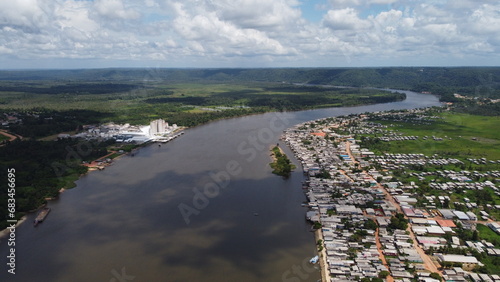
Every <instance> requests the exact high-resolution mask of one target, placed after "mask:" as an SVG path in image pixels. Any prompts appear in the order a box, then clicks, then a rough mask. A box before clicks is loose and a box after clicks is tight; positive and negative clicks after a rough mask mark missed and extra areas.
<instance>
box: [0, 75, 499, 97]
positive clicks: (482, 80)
mask: <svg viewBox="0 0 500 282" xmlns="http://www.w3.org/2000/svg"><path fill="white" fill-rule="evenodd" d="M48 79H49V80H57V81H73V82H77V81H101V82H103V81H113V82H129V83H130V82H134V83H137V82H141V83H147V82H154V81H163V82H168V81H172V82H193V81H198V82H200V81H207V82H208V81H212V82H225V83H226V82H227V83H229V82H251V81H260V82H285V83H310V84H330V85H339V86H355V87H388V88H395V89H404V90H413V91H418V92H431V93H434V94H438V95H441V96H442V100H444V101H453V100H454V98H453V93H460V94H462V95H466V96H475V97H488V98H495V99H497V98H500V67H454V68H448V67H384V68H264V69H162V68H158V69H156V68H150V69H80V70H23V71H0V80H10V81H15V80H22V81H36V80H48Z"/></svg>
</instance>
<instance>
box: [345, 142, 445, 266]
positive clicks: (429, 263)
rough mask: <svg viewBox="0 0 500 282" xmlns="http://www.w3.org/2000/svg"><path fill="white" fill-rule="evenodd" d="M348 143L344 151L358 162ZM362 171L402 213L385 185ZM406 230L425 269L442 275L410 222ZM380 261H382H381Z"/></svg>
mask: <svg viewBox="0 0 500 282" xmlns="http://www.w3.org/2000/svg"><path fill="white" fill-rule="evenodd" d="M350 144H351V143H350V142H348V141H346V151H347V154H348V155H349V157H351V159H352V161H353V162H354V163H358V162H357V161H356V159H355V158H354V156H353V155H352V153H351V145H350ZM363 173H365V174H366V175H368V177H370V180H371V181H374V182H376V183H377V185H376V188H379V189H381V190H382V191H383V192H384V195H385V199H386V200H388V201H389V202H391V203H392V204H393V205H394V207H396V209H397V211H398V212H399V213H403V211H402V209H401V205H400V204H399V203H398V202H396V200H395V199H394V197H393V196H392V195H391V194H390V193H389V192H388V191H387V190H386V189H385V187H383V186H382V185H381V184H380V183H378V182H377V181H376V180H375V179H374V178H373V176H372V175H371V174H369V173H368V172H367V171H363ZM405 218H406V219H408V218H407V217H406V216H405ZM406 231H408V233H409V234H410V238H411V239H412V240H413V247H414V248H415V250H416V251H417V252H418V254H419V255H420V257H421V258H422V260H423V264H424V267H425V269H427V270H428V271H430V272H437V273H439V275H441V276H442V275H443V274H442V273H441V271H439V269H438V267H437V266H436V264H434V262H433V261H432V259H431V258H430V257H429V256H428V255H427V254H426V253H425V252H424V250H423V249H422V248H421V247H420V245H419V244H418V241H417V238H416V236H415V233H413V230H412V229H411V225H410V224H408V228H407V229H406ZM377 234H378V231H377ZM378 244H380V242H379V240H378V237H377V248H379V246H378ZM379 253H382V250H381V249H379ZM382 262H384V261H382ZM384 265H386V264H385V263H384Z"/></svg>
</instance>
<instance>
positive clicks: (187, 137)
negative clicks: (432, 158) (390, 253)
mask: <svg viewBox="0 0 500 282" xmlns="http://www.w3.org/2000/svg"><path fill="white" fill-rule="evenodd" d="M402 92H403V91H402ZM404 92H405V93H406V94H407V99H406V100H404V101H400V102H394V103H387V104H377V105H369V106H359V107H344V108H328V109H319V110H309V111H299V112H285V113H266V114H261V115H253V116H247V117H241V118H234V119H227V120H221V121H216V122H211V123H209V124H206V125H203V126H198V127H195V128H191V129H188V130H186V134H184V135H182V136H181V137H179V138H177V139H175V140H173V141H171V142H169V143H167V144H162V145H161V146H158V145H150V146H147V147H145V148H142V149H140V150H139V152H138V153H137V154H136V155H135V156H134V157H131V156H124V157H122V158H121V159H120V160H118V161H116V162H115V163H114V164H113V165H111V166H109V167H107V168H106V169H105V170H103V171H96V172H91V173H89V174H88V175H85V176H83V177H82V178H81V179H80V180H78V181H77V187H76V188H74V189H71V190H68V191H66V192H64V193H62V194H61V196H60V197H59V199H58V200H55V201H51V202H50V203H49V207H50V208H51V209H52V211H51V212H50V214H49V215H48V217H47V219H46V220H45V221H44V222H43V223H41V224H40V225H39V226H38V227H36V228H34V227H33V225H32V224H31V223H30V222H32V220H33V219H34V215H33V214H32V215H29V216H28V220H27V222H26V223H24V224H21V225H20V226H19V227H17V229H16V246H15V255H16V270H15V271H16V274H15V275H12V274H9V273H7V270H8V267H7V266H6V263H7V258H6V257H7V255H8V249H9V248H10V247H8V246H7V241H6V240H5V239H2V241H1V243H0V254H1V257H2V258H1V261H2V266H1V268H0V281H27V282H32V281H51V282H53V281H72V282H75V281H85V282H88V281H316V280H318V279H319V278H320V274H319V271H318V270H317V269H314V268H312V267H311V266H310V265H308V264H307V263H304V262H307V261H308V260H309V259H310V258H311V257H312V256H314V255H315V253H316V252H315V242H314V235H313V233H311V232H309V229H310V225H309V224H308V223H307V222H306V221H305V213H306V209H305V208H303V207H301V203H302V202H303V201H304V200H305V196H304V193H303V190H302V189H301V181H302V180H303V178H302V177H303V176H302V173H301V170H300V166H299V169H297V170H296V171H295V172H294V173H293V174H292V176H291V177H290V178H289V179H286V180H284V179H282V178H281V177H279V176H276V175H273V174H272V173H271V169H270V167H269V165H268V163H269V162H270V161H271V159H270V156H269V147H270V146H271V145H273V144H276V143H277V142H279V137H280V135H281V132H282V130H283V129H285V128H288V127H290V126H293V125H295V124H297V123H301V122H305V121H308V120H313V119H318V118H324V117H330V116H337V115H345V114H351V113H362V112H374V111H383V110H391V109H410V108H419V107H427V106H437V105H440V103H439V102H438V99H437V98H436V97H435V96H432V95H426V94H417V93H413V92H406V91H404ZM282 148H284V149H285V152H286V153H287V154H288V155H289V157H290V158H291V159H292V161H293V162H295V164H296V165H298V163H297V161H296V160H295V159H294V158H293V155H292V154H291V152H290V151H289V150H288V148H285V146H284V145H282ZM181 210H182V212H181ZM183 213H184V214H183Z"/></svg>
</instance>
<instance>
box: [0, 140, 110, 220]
mask: <svg viewBox="0 0 500 282" xmlns="http://www.w3.org/2000/svg"><path fill="white" fill-rule="evenodd" d="M82 144H83V143H82V141H78V140H73V139H60V140H58V141H52V142H46V141H36V140H32V139H30V140H23V141H20V140H19V139H18V140H16V141H13V142H8V144H7V145H6V146H1V147H0V156H1V158H0V178H2V179H7V170H8V169H10V168H14V169H15V180H16V182H15V184H16V193H15V199H16V211H17V217H18V218H19V217H20V216H22V215H23V214H25V213H26V212H28V211H31V210H34V209H37V208H38V207H39V206H40V205H42V204H43V203H44V202H45V198H51V197H56V196H57V195H58V193H59V190H60V189H61V188H62V187H66V188H68V187H72V186H73V181H75V180H76V179H78V177H79V176H80V175H81V174H83V173H86V172H87V167H85V166H82V162H83V161H89V160H93V159H96V158H99V157H102V156H104V155H106V154H107V149H106V147H107V146H109V145H110V144H111V143H110V142H103V143H101V142H85V144H84V145H85V146H84V148H83V145H82ZM7 184H8V182H7V181H2V182H1V183H0V201H1V202H3V203H7V197H8V194H7V191H8V188H7ZM0 216H1V217H2V218H6V216H7V205H0ZM6 224H7V223H6V222H5V221H0V229H3V228H5V227H6Z"/></svg>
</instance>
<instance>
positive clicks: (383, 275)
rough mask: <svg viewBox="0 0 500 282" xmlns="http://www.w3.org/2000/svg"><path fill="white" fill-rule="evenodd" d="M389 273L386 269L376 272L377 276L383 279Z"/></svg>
mask: <svg viewBox="0 0 500 282" xmlns="http://www.w3.org/2000/svg"><path fill="white" fill-rule="evenodd" d="M390 274H391V273H390V272H389V271H387V270H382V271H380V272H379V273H378V278H382V279H385V278H387V276H389V275H390Z"/></svg>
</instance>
